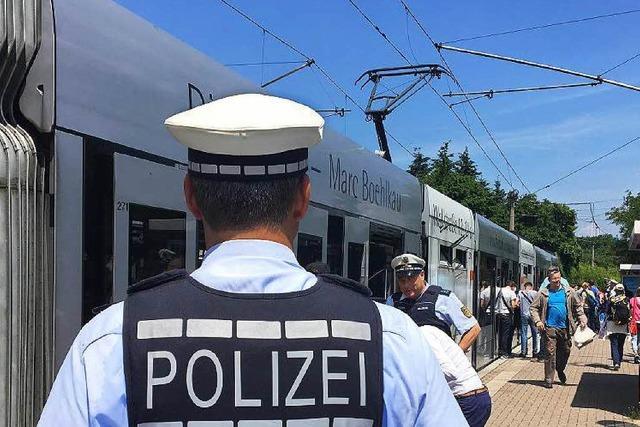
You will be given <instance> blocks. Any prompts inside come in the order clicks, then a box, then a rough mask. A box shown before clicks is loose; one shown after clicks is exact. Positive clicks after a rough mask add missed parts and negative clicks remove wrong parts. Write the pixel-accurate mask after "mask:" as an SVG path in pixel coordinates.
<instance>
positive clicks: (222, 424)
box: [187, 421, 233, 427]
mask: <svg viewBox="0 0 640 427" xmlns="http://www.w3.org/2000/svg"><path fill="white" fill-rule="evenodd" d="M187 427H233V421H189V422H188V423H187Z"/></svg>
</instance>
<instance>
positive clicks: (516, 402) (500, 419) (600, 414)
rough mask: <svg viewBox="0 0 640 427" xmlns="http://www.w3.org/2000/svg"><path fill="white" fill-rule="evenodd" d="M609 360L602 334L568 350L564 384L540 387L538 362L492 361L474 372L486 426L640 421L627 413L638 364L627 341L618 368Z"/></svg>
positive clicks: (628, 423) (632, 399)
mask: <svg viewBox="0 0 640 427" xmlns="http://www.w3.org/2000/svg"><path fill="white" fill-rule="evenodd" d="M610 364H611V358H610V347H609V341H608V340H606V341H605V340H600V339H596V340H595V341H594V342H592V343H591V344H589V345H587V346H586V347H584V348H582V349H581V350H578V349H576V348H575V346H574V347H573V348H572V350H571V357H570V358H569V365H568V366H567V369H566V371H565V372H566V374H567V384H566V385H560V383H559V382H558V380H557V376H556V384H554V386H553V389H551V390H549V389H546V388H544V387H543V383H544V365H543V363H542V362H538V361H537V360H536V361H534V360H532V359H531V358H528V359H519V358H515V359H507V360H504V361H498V362H495V363H494V364H493V365H490V366H488V367H487V368H485V369H484V370H482V371H481V372H480V376H481V377H482V379H483V381H484V383H485V384H486V385H487V387H488V388H489V392H490V394H491V396H492V400H493V410H492V413H491V418H490V419H489V422H488V424H487V426H512V425H515V426H549V427H552V426H640V420H633V419H631V418H629V417H628V416H627V415H629V414H630V408H632V407H633V405H634V404H636V403H637V401H638V365H634V364H633V357H632V354H631V344H630V343H629V341H627V342H626V343H625V356H624V362H623V364H622V367H621V369H620V370H619V371H613V370H611V369H610V368H609V366H610Z"/></svg>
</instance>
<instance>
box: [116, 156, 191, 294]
mask: <svg viewBox="0 0 640 427" xmlns="http://www.w3.org/2000/svg"><path fill="white" fill-rule="evenodd" d="M113 168H114V204H115V206H114V221H113V226H114V227H113V232H114V236H113V262H112V268H113V300H114V301H122V300H123V299H124V298H125V296H126V292H127V287H128V286H130V285H132V284H134V283H136V282H139V281H140V280H143V279H146V278H149V277H152V276H155V275H157V274H160V273H162V272H164V271H169V270H173V269H176V268H186V269H187V270H189V271H192V270H193V269H194V268H195V255H196V220H195V218H194V217H193V216H192V215H191V213H189V212H188V209H187V207H186V203H185V201H184V194H183V180H184V176H185V171H184V170H182V169H179V168H177V167H171V166H167V165H162V164H159V163H155V162H150V161H147V160H142V159H139V158H136V157H131V156H127V155H125V154H120V153H115V154H114V166H113Z"/></svg>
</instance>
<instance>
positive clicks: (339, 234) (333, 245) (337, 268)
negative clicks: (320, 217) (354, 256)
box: [327, 215, 344, 276]
mask: <svg viewBox="0 0 640 427" xmlns="http://www.w3.org/2000/svg"><path fill="white" fill-rule="evenodd" d="M343 259H344V218H343V217H341V216H336V215H329V219H328V224H327V264H329V270H330V271H331V273H332V274H338V275H340V276H342V262H343Z"/></svg>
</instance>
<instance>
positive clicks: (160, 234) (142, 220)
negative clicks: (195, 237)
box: [129, 203, 186, 284]
mask: <svg viewBox="0 0 640 427" xmlns="http://www.w3.org/2000/svg"><path fill="white" fill-rule="evenodd" d="M185 247H186V214H185V213H184V212H180V211H172V210H168V209H160V208H154V207H150V206H143V205H136V204H133V203H131V204H129V284H133V283H136V282H139V281H140V280H143V279H146V278H149V277H152V276H155V275H157V274H160V273H162V272H164V271H169V270H174V269H177V268H184V258H185Z"/></svg>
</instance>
